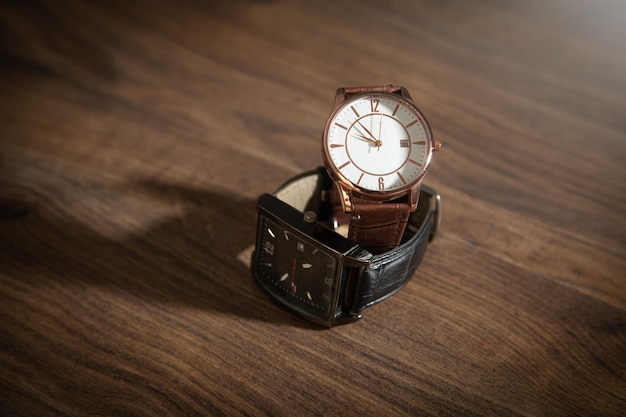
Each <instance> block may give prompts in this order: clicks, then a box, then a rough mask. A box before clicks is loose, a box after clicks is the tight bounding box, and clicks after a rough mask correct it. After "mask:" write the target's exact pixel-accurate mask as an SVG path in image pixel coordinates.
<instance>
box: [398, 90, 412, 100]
mask: <svg viewBox="0 0 626 417" xmlns="http://www.w3.org/2000/svg"><path fill="white" fill-rule="evenodd" d="M400 97H404V98H406V99H408V100H411V101H413V99H412V98H411V94H409V90H407V89H406V87H400Z"/></svg>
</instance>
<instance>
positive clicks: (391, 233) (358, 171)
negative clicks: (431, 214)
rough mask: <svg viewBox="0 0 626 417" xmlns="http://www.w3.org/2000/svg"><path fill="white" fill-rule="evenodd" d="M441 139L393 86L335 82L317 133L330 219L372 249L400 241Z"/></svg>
mask: <svg viewBox="0 0 626 417" xmlns="http://www.w3.org/2000/svg"><path fill="white" fill-rule="evenodd" d="M440 147H441V143H440V142H439V141H436V140H434V139H433V137H432V132H431V129H430V126H429V124H428V122H427V120H426V118H425V117H424V115H423V114H422V112H421V111H420V110H419V109H418V108H417V107H416V106H415V104H414V103H413V100H412V99H411V96H410V95H409V92H408V91H407V89H406V88H404V87H401V86H394V85H387V86H379V87H351V88H350V87H346V88H339V89H337V93H336V96H335V107H334V109H333V111H332V113H331V114H330V116H329V118H328V121H327V122H326V126H325V128H324V134H323V138H322V157H323V159H324V165H325V166H326V169H327V171H328V173H329V175H330V176H331V178H332V179H333V180H334V182H335V184H336V187H335V190H334V191H335V192H334V193H332V194H333V198H334V201H335V205H336V213H335V214H336V216H335V217H336V219H337V222H338V224H339V226H340V227H341V225H344V227H347V229H348V232H347V237H348V238H349V239H351V240H353V241H354V242H357V243H359V244H360V245H361V246H363V247H365V248H367V249H368V250H369V251H371V252H372V253H382V252H385V251H388V250H391V249H393V248H395V247H397V246H398V245H399V244H400V243H401V242H402V237H403V236H404V230H405V227H406V224H407V220H408V218H409V214H410V213H411V212H413V211H415V209H416V207H417V202H418V198H419V194H420V192H419V191H420V186H421V183H422V179H423V178H424V175H425V174H426V171H427V170H428V167H429V166H430V162H431V159H432V155H433V151H438V150H439V149H440Z"/></svg>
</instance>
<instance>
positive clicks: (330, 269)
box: [251, 168, 441, 327]
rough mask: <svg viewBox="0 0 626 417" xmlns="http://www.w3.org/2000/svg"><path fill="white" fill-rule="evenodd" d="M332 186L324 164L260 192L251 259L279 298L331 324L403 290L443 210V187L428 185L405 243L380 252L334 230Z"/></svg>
mask: <svg viewBox="0 0 626 417" xmlns="http://www.w3.org/2000/svg"><path fill="white" fill-rule="evenodd" d="M333 187H334V185H333V180H332V179H331V177H330V176H329V175H328V173H327V171H326V169H324V168H319V169H317V170H316V171H312V172H307V173H305V174H303V175H300V176H298V177H296V178H294V179H292V180H290V181H288V182H287V183H286V184H285V185H283V186H282V187H280V188H279V189H278V190H277V191H276V192H275V193H274V194H263V195H261V196H260V197H259V198H258V202H257V209H258V228H257V238H256V247H255V251H254V253H253V254H252V263H251V268H252V273H253V275H254V277H255V278H256V280H257V281H258V283H259V284H260V285H261V287H263V288H264V289H265V290H266V291H267V292H268V293H269V294H270V295H271V296H272V297H273V298H274V299H275V300H277V301H278V302H279V303H280V304H282V305H283V306H284V307H286V308H287V309H289V310H291V311H293V312H295V313H297V314H299V315H301V316H303V317H305V318H306V319H308V320H310V321H312V322H315V323H318V324H320V325H323V326H327V327H331V326H333V325H337V324H342V323H347V322H351V321H355V320H358V319H359V318H361V316H362V313H363V310H364V309H365V308H366V307H369V306H371V305H373V304H375V303H377V302H379V301H381V300H384V299H385V298H387V297H389V296H390V295H392V294H394V293H395V292H397V291H398V290H400V289H401V288H402V287H403V286H404V285H405V284H406V283H407V282H408V281H409V279H410V278H411V277H412V275H413V273H414V271H415V269H416V267H417V265H418V264H419V263H420V261H421V260H422V257H423V256H424V253H425V251H426V247H427V245H428V243H429V241H431V240H432V238H433V237H434V236H435V233H436V231H437V227H438V225H439V221H440V218H441V201H440V197H439V195H438V194H437V192H436V191H435V190H433V189H432V188H430V187H427V186H424V185H422V186H421V189H420V196H419V200H418V204H417V207H416V209H415V211H413V212H412V213H411V214H410V216H409V219H408V222H407V226H406V228H405V230H404V233H403V236H402V238H401V240H400V244H399V245H398V246H397V247H395V248H393V249H391V250H389V251H386V252H383V253H377V254H373V253H371V252H370V251H369V250H367V249H366V248H364V247H362V246H361V245H359V244H358V243H356V242H355V241H353V240H351V239H348V238H347V237H344V236H342V235H341V234H339V233H337V232H336V231H335V224H334V223H335V221H336V219H335V216H334V213H335V210H334V209H333V202H332V199H331V197H330V196H331V191H332V189H333Z"/></svg>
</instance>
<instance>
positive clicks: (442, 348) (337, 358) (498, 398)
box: [0, 0, 626, 416]
mask: <svg viewBox="0 0 626 417" xmlns="http://www.w3.org/2000/svg"><path fill="white" fill-rule="evenodd" d="M625 15H626V7H625V6H624V4H622V2H618V1H610V0H602V1H595V2H590V1H583V0H572V1H566V0H549V1H539V0H536V1H535V0H533V1H525V2H516V1H512V0H509V1H505V0H503V1H490V0H481V1H474V2H465V1H461V0H446V1H437V2H431V1H402V0H388V1H385V2H374V1H344V2H330V1H328V2H324V1H319V2H307V1H304V0H275V1H270V0H266V1H250V0H248V1H245V0H231V1H216V2H202V1H184V2H174V1H165V0H159V1H151V2H147V1H145V2H143V1H136V2H122V1H113V2H87V1H84V2H81V1H74V0H62V1H56V2H43V1H25V2H21V1H5V2H2V3H1V5H0V41H1V49H0V53H1V55H0V57H1V65H0V75H1V78H0V249H1V250H0V326H1V330H2V331H1V332H0V409H1V410H2V412H1V413H0V414H2V415H7V416H29V415H38V416H40V415H46V416H56V415H76V416H83V415H106V416H111V415H116V416H134V415H137V416H139V415H141V416H146V415H187V416H192V415H201V416H206V415H216V416H217V415H225V416H235V415H272V416H283V415H284V416H293V415H320V416H321V415H324V416H332V415H338V416H339V415H340V416H365V415H372V416H381V415H385V416H395V415H481V416H485V415H496V416H504V415H513V416H516V415H551V416H557V415H567V416H570V415H585V416H587V415H603V416H617V415H620V414H622V413H623V412H624V410H626V311H625V309H626V256H625V255H626V217H625V216H624V213H625V211H626V168H625V165H626V117H625V116H626V77H624V74H626V21H625V18H624V16H625ZM386 83H397V84H402V85H405V86H406V87H407V88H408V89H409V91H410V92H411V93H412V96H413V98H414V99H415V100H416V102H417V104H418V106H419V107H420V109H421V110H423V111H424V113H425V114H426V116H427V117H428V119H429V120H430V122H431V125H432V128H433V131H434V132H435V136H436V138H437V139H440V140H441V141H442V142H443V149H442V151H441V152H440V153H439V154H437V155H436V156H435V160H434V162H433V164H432V168H431V170H430V172H429V174H428V176H427V179H426V182H427V183H428V184H430V185H432V186H434V187H435V188H436V189H437V190H438V191H439V192H440V193H441V195H442V198H443V204H444V206H443V214H444V219H443V223H442V226H441V229H440V233H439V236H438V238H437V239H436V240H435V241H434V242H433V244H432V245H431V246H430V248H429V251H428V253H427V254H426V258H425V259H424V262H423V264H422V265H421V266H420V268H419V269H418V271H417V273H416V274H415V276H414V278H413V280H412V281H411V282H410V283H409V284H408V285H407V287H406V288H405V289H403V290H402V291H401V292H400V293H398V294H397V295H396V296H394V297H392V298H390V299H389V300H386V301H385V302H384V303H381V304H379V305H377V306H374V307H372V308H370V309H369V310H367V311H366V312H365V315H364V318H363V320H361V321H360V322H358V323H355V324H352V325H347V326H341V327H337V328H333V329H330V330H320V329H318V328H317V327H315V326H313V325H309V324H308V323H307V322H305V321H303V320H301V319H299V318H298V317H295V316H293V315H291V314H289V313H288V312H286V311H285V310H283V309H281V308H280V307H278V306H277V305H276V304H274V303H272V302H271V301H270V300H269V299H268V297H267V296H266V295H265V293H264V292H263V291H262V290H261V288H260V287H259V286H258V285H256V283H254V282H253V280H252V278H251V274H250V272H249V270H248V266H247V265H246V264H245V263H244V262H242V260H241V259H242V258H244V259H245V253H246V250H249V248H250V245H252V244H253V240H254V233H255V224H256V213H255V199H256V197H257V196H258V195H259V194H261V193H263V192H268V191H272V190H274V189H275V188H276V187H277V186H278V185H280V184H281V183H282V182H284V181H285V180H287V179H288V178H290V177H291V176H293V175H295V174H298V173H300V172H302V171H304V170H309V169H312V168H315V167H316V166H318V165H319V164H321V155H320V139H321V133H322V128H323V125H324V122H325V120H326V117H327V116H328V114H329V112H330V110H331V106H332V102H333V94H334V91H335V89H336V88H337V87H340V86H354V85H377V84H386Z"/></svg>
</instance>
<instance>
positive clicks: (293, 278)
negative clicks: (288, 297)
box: [291, 258, 297, 293]
mask: <svg viewBox="0 0 626 417" xmlns="http://www.w3.org/2000/svg"><path fill="white" fill-rule="evenodd" d="M296 265H297V261H296V258H293V264H292V265H291V292H292V293H295V292H296Z"/></svg>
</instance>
